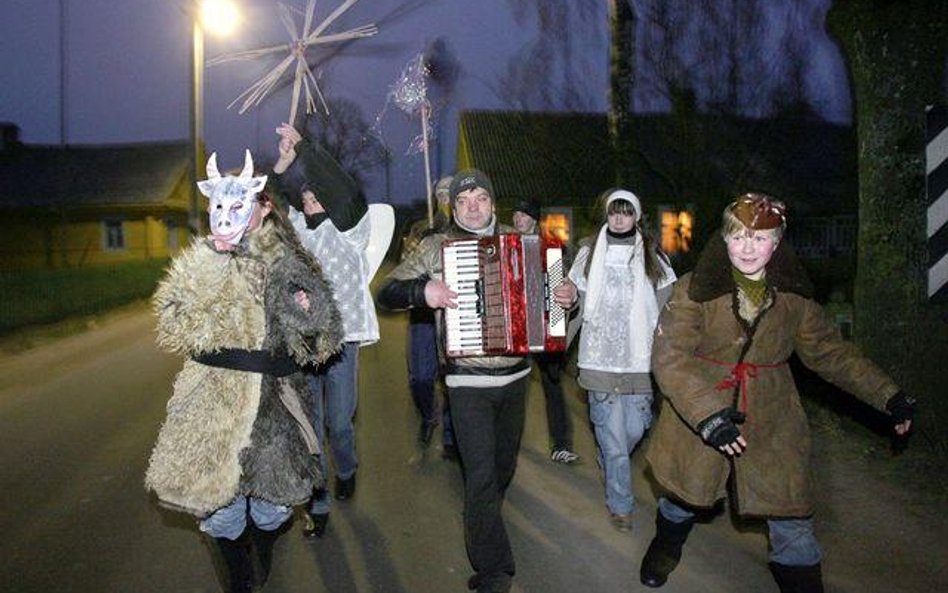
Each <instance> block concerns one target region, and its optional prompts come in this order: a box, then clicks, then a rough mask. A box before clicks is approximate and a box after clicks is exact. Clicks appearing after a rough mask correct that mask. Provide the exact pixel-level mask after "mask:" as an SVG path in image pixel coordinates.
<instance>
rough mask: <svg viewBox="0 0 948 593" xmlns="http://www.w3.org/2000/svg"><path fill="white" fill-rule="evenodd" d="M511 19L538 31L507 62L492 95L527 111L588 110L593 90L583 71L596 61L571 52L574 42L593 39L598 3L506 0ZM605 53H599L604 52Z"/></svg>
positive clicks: (511, 105)
mask: <svg viewBox="0 0 948 593" xmlns="http://www.w3.org/2000/svg"><path fill="white" fill-rule="evenodd" d="M508 5H509V6H510V9H511V11H512V12H513V15H514V19H515V20H516V21H517V23H518V24H519V25H520V26H521V27H522V28H524V29H527V28H528V27H529V26H530V25H531V23H535V25H536V28H537V33H536V35H535V36H534V37H533V38H532V39H527V40H525V42H524V44H523V46H522V48H521V49H520V51H518V52H517V53H515V54H514V55H513V56H512V57H511V58H510V60H509V61H508V62H507V68H506V70H505V71H504V72H503V73H502V74H501V75H500V77H499V78H498V81H497V87H496V89H495V90H496V93H497V95H498V97H500V98H501V100H503V101H504V102H505V103H507V104H508V105H509V106H510V107H511V108H514V109H520V110H524V111H527V110H531V111H577V112H588V111H592V110H593V109H594V107H595V106H596V104H597V101H596V97H595V96H593V95H592V94H591V93H594V92H596V90H595V89H590V88H589V85H588V84H584V81H583V75H584V73H585V72H588V71H590V70H592V69H593V68H594V67H595V64H594V63H592V62H590V59H591V58H590V57H589V56H587V55H584V53H583V52H577V51H575V49H576V47H577V43H578V40H581V39H583V38H592V37H593V36H594V35H595V34H596V32H597V30H598V29H597V27H598V21H597V19H598V18H599V17H600V16H601V14H602V11H601V8H600V7H599V6H597V3H595V2H590V1H588V0H583V1H580V2H550V1H549V0H531V1H524V0H508ZM603 57H604V56H603Z"/></svg>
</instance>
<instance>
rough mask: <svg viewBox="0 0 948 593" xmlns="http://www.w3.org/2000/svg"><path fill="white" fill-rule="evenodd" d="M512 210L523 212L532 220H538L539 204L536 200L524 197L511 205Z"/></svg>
mask: <svg viewBox="0 0 948 593" xmlns="http://www.w3.org/2000/svg"><path fill="white" fill-rule="evenodd" d="M513 211H514V212H523V213H524V214H526V215H527V216H529V217H530V218H532V219H533V220H540V204H538V203H537V202H535V201H533V200H531V199H528V198H525V199H523V200H520V201H518V202H517V204H516V205H515V206H514V207H513Z"/></svg>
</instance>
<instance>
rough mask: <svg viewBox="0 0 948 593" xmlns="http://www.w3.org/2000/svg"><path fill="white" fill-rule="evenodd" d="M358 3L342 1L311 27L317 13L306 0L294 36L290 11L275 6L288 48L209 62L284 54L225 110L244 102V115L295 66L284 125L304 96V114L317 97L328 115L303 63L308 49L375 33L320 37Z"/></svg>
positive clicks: (363, 29)
mask: <svg viewBox="0 0 948 593" xmlns="http://www.w3.org/2000/svg"><path fill="white" fill-rule="evenodd" d="M358 1H359V0H345V1H344V2H343V3H342V4H340V5H339V7H338V8H336V10H334V11H333V12H332V14H330V15H329V16H327V17H326V18H325V19H324V20H323V21H322V22H321V23H319V24H318V25H316V26H315V27H313V21H314V16H315V12H316V0H308V2H307V5H306V13H305V15H304V17H305V18H304V21H303V28H302V30H301V31H300V32H297V29H296V22H295V20H294V18H293V15H292V14H291V12H290V8H288V7H287V6H286V5H285V4H282V3H277V9H278V10H279V12H280V20H281V21H282V22H283V26H284V27H286V30H287V32H288V33H289V34H290V43H289V45H287V44H282V45H273V46H270V47H263V48H260V49H251V50H246V51H240V52H235V53H232V54H225V55H222V56H218V57H217V58H214V59H212V60H209V61H208V65H209V66H214V65H217V64H223V63H225V62H233V61H238V60H253V59H256V58H259V57H262V56H266V55H268V54H272V53H279V52H287V55H286V57H284V58H283V60H282V61H280V63H279V64H277V65H276V66H274V67H273V68H272V69H271V70H270V71H269V72H267V73H266V74H265V75H263V76H262V77H260V79H259V80H257V81H256V82H255V83H253V84H252V85H250V87H248V88H247V90H245V91H244V92H243V93H241V94H240V95H239V96H238V97H237V98H236V99H234V100H233V101H232V102H231V104H230V105H228V106H227V108H228V109H230V108H231V107H233V106H234V105H236V104H237V103H239V102H240V101H243V103H242V104H241V107H240V110H239V113H244V112H245V111H247V110H248V109H250V108H251V107H253V106H255V105H259V104H260V103H261V102H263V100H264V99H265V98H266V97H267V95H269V94H270V92H271V91H272V90H273V88H274V87H275V86H276V85H277V83H279V82H280V80H281V79H282V78H283V75H284V74H285V73H286V72H287V71H288V70H289V69H290V66H291V65H293V63H294V62H295V63H296V66H295V69H294V72H293V95H292V98H291V99H290V118H289V119H288V120H287V121H289V122H291V123H292V122H294V121H296V111H297V109H298V107H299V103H300V94H301V93H305V95H304V96H305V101H306V113H313V112H314V111H316V98H317V97H318V98H319V102H320V104H321V105H322V107H323V109H324V110H325V111H326V113H327V114H328V113H329V107H328V106H327V105H326V99H325V98H324V97H323V92H322V90H321V89H320V88H319V84H318V83H317V82H316V77H315V76H313V72H312V70H311V69H310V67H309V64H308V63H307V61H306V54H307V52H308V51H309V49H310V48H312V47H313V46H316V45H325V44H328V43H338V42H340V41H348V40H350V39H358V38H361V37H371V36H373V35H375V34H376V33H378V28H377V27H376V26H375V25H374V24H369V25H362V26H360V27H356V28H354V29H350V30H348V31H343V32H341V33H333V34H327V35H324V34H323V33H324V32H325V31H326V29H327V28H329V26H330V25H332V23H333V22H334V21H335V20H336V19H337V18H339V16H341V15H342V14H343V13H344V12H346V11H347V10H349V8H350V7H352V5H353V4H355V3H356V2H358Z"/></svg>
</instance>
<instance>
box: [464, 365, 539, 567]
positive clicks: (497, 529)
mask: <svg viewBox="0 0 948 593" xmlns="http://www.w3.org/2000/svg"><path fill="white" fill-rule="evenodd" d="M449 391H450V397H451V415H452V418H453V420H454V433H455V437H456V439H457V444H458V452H459V453H460V454H461V463H462V465H463V467H464V540H465V543H466V545H467V553H468V556H469V558H470V560H471V565H472V566H473V567H474V570H475V571H476V572H477V573H478V575H480V577H481V579H482V582H483V583H489V582H493V581H498V582H503V581H506V582H508V583H509V579H510V576H512V575H513V574H514V568H515V567H514V559H513V551H512V550H511V548H510V541H509V540H508V538H507V530H506V529H505V527H504V521H503V517H502V516H501V504H502V503H503V499H504V493H505V492H506V490H507V486H508V485H509V484H510V481H511V480H512V479H513V475H514V470H515V468H516V466H517V454H518V453H519V451H520V437H521V435H522V434H523V422H524V416H525V414H526V391H527V377H523V378H521V379H518V380H517V381H514V382H513V383H511V384H510V385H505V386H504V387H455V388H450V390H449Z"/></svg>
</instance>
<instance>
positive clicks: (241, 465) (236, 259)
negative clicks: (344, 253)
mask: <svg viewBox="0 0 948 593" xmlns="http://www.w3.org/2000/svg"><path fill="white" fill-rule="evenodd" d="M290 232H292V231H290ZM299 290H303V291H304V292H305V293H306V295H307V297H308V299H309V303H310V307H309V310H304V309H303V308H302V307H301V306H300V304H299V303H297V302H296V299H295V294H296V293H297V292H298V291H299ZM153 304H154V309H155V312H156V314H157V316H158V328H157V333H158V338H157V341H158V346H159V347H160V348H161V349H163V350H166V351H169V352H173V353H177V354H182V355H184V356H185V357H187V358H186V360H185V362H184V368H183V369H182V370H181V372H180V373H178V376H177V378H176V379H175V383H174V393H173V395H172V397H171V399H170V400H169V401H168V406H167V412H168V414H167V418H166V420H165V422H164V424H163V425H162V427H161V430H160V432H159V434H158V440H157V442H156V444H155V447H154V450H153V451H152V454H151V460H150V463H149V466H148V470H147V473H146V476H145V485H146V488H148V489H149V490H153V491H154V492H155V493H156V494H157V495H158V498H159V500H160V501H161V503H162V504H163V505H165V506H169V507H172V508H176V509H179V510H183V511H187V512H190V513H192V514H194V515H197V516H206V515H208V514H210V513H212V512H213V511H215V510H217V509H218V508H220V507H223V506H225V505H226V504H228V503H229V502H230V501H231V500H232V499H233V498H234V497H235V496H237V495H251V496H255V497H259V498H263V499H266V500H269V501H271V502H274V503H277V504H285V505H293V504H299V503H301V502H303V501H305V500H306V499H307V498H309V496H310V495H311V494H312V491H313V488H314V486H317V485H319V484H321V483H322V476H320V475H319V470H318V469H317V468H318V464H317V463H316V459H315V457H314V456H313V455H312V454H311V453H310V450H309V448H307V444H306V441H305V439H304V432H303V428H302V427H301V424H300V423H299V422H298V420H297V417H299V416H301V415H302V414H311V410H312V409H313V406H312V405H311V402H310V401H309V400H310V398H311V396H310V395H309V389H308V388H307V384H306V380H305V378H304V375H303V373H302V372H296V373H293V374H291V375H288V376H285V377H280V378H278V377H274V376H272V375H265V374H261V373H255V372H249V371H237V370H230V369H226V368H221V367H215V366H208V365H205V364H202V363H199V362H196V361H195V360H193V357H196V356H199V355H202V354H209V353H214V352H217V351H219V350H221V349H242V350H266V351H269V352H270V353H271V354H273V355H276V356H282V355H289V356H290V357H291V358H292V359H293V360H294V361H295V362H296V363H297V364H298V365H305V364H310V363H319V362H322V361H324V360H325V359H326V358H328V357H329V356H330V355H331V354H332V353H333V352H335V351H336V349H337V348H338V346H339V343H340V340H341V339H342V324H341V321H340V317H339V312H338V311H337V309H336V307H335V304H334V302H333V298H332V294H331V292H330V288H329V286H328V284H327V283H326V281H325V280H324V279H323V276H322V273H321V271H320V269H319V265H318V264H317V263H316V261H315V260H313V259H312V258H311V257H309V256H308V254H306V253H305V252H304V251H303V250H301V249H298V248H296V247H294V246H292V245H291V244H289V243H287V242H285V241H284V240H283V239H282V238H281V237H280V233H279V231H278V230H277V228H276V227H275V225H274V223H272V222H269V221H267V222H264V224H263V226H262V227H261V228H260V229H258V230H257V231H255V232H252V233H248V235H247V236H246V238H245V239H244V241H242V242H241V244H240V245H238V247H237V248H236V249H235V250H234V251H233V252H218V251H216V250H215V249H214V248H213V247H212V245H211V243H210V242H209V241H207V240H196V241H195V242H194V243H193V244H192V245H191V246H190V247H189V248H188V249H187V250H186V251H185V252H183V253H182V254H181V255H180V256H178V257H176V258H175V260H174V261H173V263H172V265H171V268H170V270H169V272H168V274H167V276H166V277H165V279H164V280H162V282H161V283H160V285H159V286H158V290H157V292H156V293H155V295H154V298H153ZM281 398H282V399H281ZM288 406H289V407H295V408H296V414H297V416H296V417H294V415H292V414H291V413H290V410H289V408H288ZM306 420H307V421H308V422H311V420H312V418H309V417H307V419H306ZM306 428H309V427H306ZM310 430H311V429H310Z"/></svg>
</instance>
